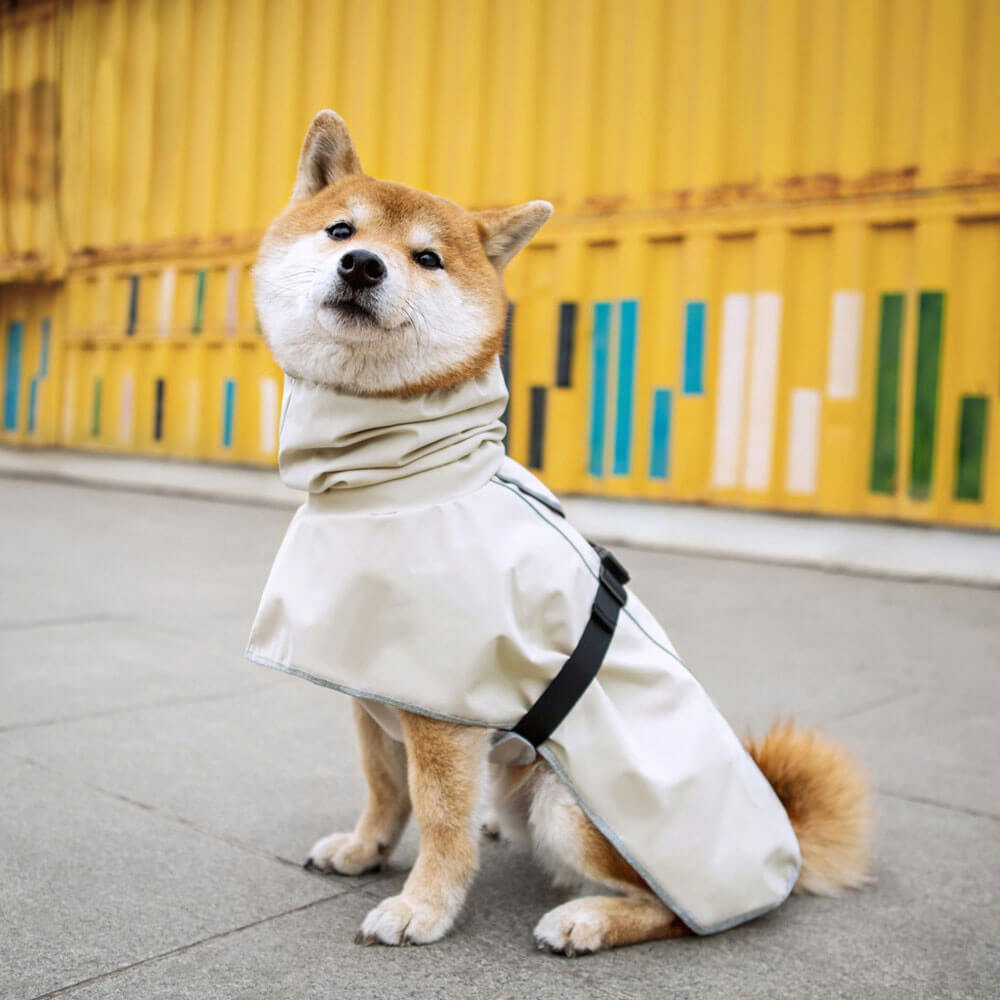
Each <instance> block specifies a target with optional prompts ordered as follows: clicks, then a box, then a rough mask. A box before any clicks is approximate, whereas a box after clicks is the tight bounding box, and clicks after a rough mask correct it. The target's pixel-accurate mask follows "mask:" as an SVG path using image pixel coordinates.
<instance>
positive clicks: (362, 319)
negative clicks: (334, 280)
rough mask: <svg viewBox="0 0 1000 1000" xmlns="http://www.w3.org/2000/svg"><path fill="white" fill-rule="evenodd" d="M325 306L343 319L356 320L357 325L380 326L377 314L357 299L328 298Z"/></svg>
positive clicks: (324, 303)
mask: <svg viewBox="0 0 1000 1000" xmlns="http://www.w3.org/2000/svg"><path fill="white" fill-rule="evenodd" d="M323 305H325V306H326V307H327V308H329V309H333V310H334V311H335V312H336V313H337V314H338V315H339V316H341V317H342V318H343V319H350V320H354V321H355V322H357V323H367V324H376V325H377V324H378V317H377V316H376V315H375V313H374V312H373V311H372V310H371V309H369V308H368V306H366V305H363V304H362V303H360V302H358V301H357V300H356V299H335V298H328V299H326V300H325V301H324V302H323Z"/></svg>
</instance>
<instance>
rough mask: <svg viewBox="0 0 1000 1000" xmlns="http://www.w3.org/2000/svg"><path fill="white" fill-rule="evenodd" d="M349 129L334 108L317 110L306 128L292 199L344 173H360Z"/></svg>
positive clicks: (301, 198)
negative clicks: (307, 129) (310, 123)
mask: <svg viewBox="0 0 1000 1000" xmlns="http://www.w3.org/2000/svg"><path fill="white" fill-rule="evenodd" d="M360 173H361V161H360V160H359V159H358V154H357V152H356V151H355V149H354V142H353V141H352V140H351V133H350V132H348V131H347V126H346V125H345V124H344V119H343V118H341V117H340V115H338V114H337V112H336V111H330V110H326V111H319V112H317V114H316V117H315V118H314V119H313V120H312V125H310V126H309V131H308V132H306V138H305V141H304V142H303V143H302V153H301V155H300V156H299V172H298V175H297V176H296V178H295V188H294V189H293V191H292V201H305V200H306V199H307V198H311V197H312V196H313V195H314V194H317V193H318V192H320V191H322V190H323V188H325V187H326V186H327V185H328V184H332V183H333V182H334V181H337V180H340V178H341V177H344V176H346V175H347V174H360Z"/></svg>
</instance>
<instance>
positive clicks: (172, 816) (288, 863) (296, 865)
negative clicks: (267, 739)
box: [8, 751, 302, 872]
mask: <svg viewBox="0 0 1000 1000" xmlns="http://www.w3.org/2000/svg"><path fill="white" fill-rule="evenodd" d="M8 753H9V756H11V757H13V758H14V759H15V760H19V761H22V762H23V763H25V764H31V765H32V766H33V767H37V768H39V769H40V770H42V771H48V772H49V773H50V774H57V775H59V776H60V777H63V778H69V779H70V780H72V781H77V782H79V783H80V784H81V785H83V786H84V787H85V788H89V789H90V790H91V791H94V792H99V793H100V794H101V795H104V796H106V797H107V798H111V799H116V800H117V801H119V802H122V803H124V804H125V805H128V806H132V808H134V809H141V810H142V811H143V812H147V813H150V814H151V815H153V816H155V817H157V819H162V820H166V821H167V822H169V823H176V824H177V825H178V826H183V827H184V828H186V829H188V830H191V831H192V832H194V833H197V834H199V835H201V836H203V837H208V838H210V839H211V840H216V841H218V842H219V843H222V844H226V845H227V846H228V847H233V848H235V849H236V850H239V851H243V852H244V853H245V854H252V855H254V856H255V857H258V858H262V859H263V860H265V861H272V862H274V863H276V864H279V865H282V866H283V867H289V868H293V869H295V870H296V871H299V872H301V871H302V865H301V863H300V862H298V861H292V860H291V858H283V857H282V856H281V855H280V854H272V853H271V852H270V851H264V850H261V849H260V848H257V847H254V846H253V845H252V844H247V843H245V842H244V841H242V840H237V839H236V838H235V837H227V836H225V835H224V834H221V833H216V832H214V831H212V830H206V829H205V828H204V827H201V826H199V825H198V824H197V823H193V822H192V821H191V820H189V819H187V818H186V817H184V816H178V815H177V814H176V813H172V812H167V811H166V810H164V809H161V808H160V807H159V806H156V805H153V804H152V803H150V802H143V801H142V800H141V799H134V798H132V797H131V796H130V795H125V794H124V793H123V792H116V791H113V790H112V789H110V788H105V787H104V786H103V785H98V784H95V783H94V782H92V781H88V780H87V779H86V778H83V777H81V776H80V775H78V774H72V773H70V772H68V771H62V770H60V769H59V768H57V767H52V766H51V765H49V764H43V763H42V762H41V761H40V760H36V759H35V758H34V757H29V756H26V755H25V754H20V753H17V752H12V751H8Z"/></svg>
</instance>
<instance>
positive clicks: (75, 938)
mask: <svg viewBox="0 0 1000 1000" xmlns="http://www.w3.org/2000/svg"><path fill="white" fill-rule="evenodd" d="M0 800H2V801H3V804H4V805H3V809H0V844H2V845H3V849H2V850H0V900H2V901H0V912H2V914H3V919H2V924H3V933H2V934H0V996H3V997H5V998H6V997H9V998H11V1000H20V998H29V997H35V996H38V995H40V994H45V993H47V992H49V991H51V990H54V989H58V988H60V987H62V986H66V985H69V984H72V983H76V982H79V981H80V980H82V979H86V978H88V977H90V976H93V975H98V974H100V973H102V972H105V971H107V970H109V969H113V968H116V967H118V966H122V965H127V964H131V963H133V962H136V961H140V960H142V959H145V958H148V957H150V956H152V955H156V954H159V953H161V952H164V951H167V950H169V949H172V948H176V947H179V946H182V945H185V944H189V943H191V942H194V941H198V940H200V939H202V938H205V937H208V936H211V935H213V934H218V933H220V932H222V931H225V930H229V929H232V928H233V927H239V926H242V925H244V924H248V923H251V922H253V921H256V920H260V919H262V918H264V917H267V916H269V915H272V914H275V913H281V912H285V911H287V910H289V909H292V908H294V907H297V906H301V905H302V904H304V903H307V902H310V901H313V900H316V899H319V898H324V897H328V896H332V895H334V894H336V893H337V892H338V891H343V890H342V889H339V888H338V887H337V886H335V885H332V884H330V883H322V882H318V881H317V880H315V879H311V878H309V877H308V876H307V875H306V874H305V873H303V872H299V871H297V870H296V869H295V868H294V867H290V866H288V865H283V864H280V863H278V862H277V861H273V860H268V859H266V858H261V857H260V856H258V855H256V854H253V853H251V852H248V851H244V850H240V849H238V848H235V847H234V846H232V845H231V844H228V843H225V842H223V841H221V840H219V839H218V838H215V837H212V836H207V835H205V834H203V833H201V832H199V831H196V830H193V829H191V828H189V827H184V826H181V825H179V824H178V823H176V822H174V821H173V820H171V819H169V818H165V817H163V816H160V815H158V814H157V813H156V812H155V811H153V810H150V809H147V808H141V807H139V806H137V805H136V804H134V803H131V802H127V801H124V800H123V799H121V798H118V797H115V796H113V795H108V794H100V793H95V791H94V789H93V788H92V787H90V786H88V785H85V784H84V783H82V782H80V781H78V780H76V779H74V778H71V777H67V776H66V775H63V774H58V773H55V772H52V771H50V770H49V769H47V768H45V767H41V766H39V765H37V764H34V763H32V762H30V761H27V760H24V759H21V758H19V757H16V756H13V755H10V754H5V753H3V754H0Z"/></svg>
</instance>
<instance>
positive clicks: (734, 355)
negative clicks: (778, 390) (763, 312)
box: [712, 292, 750, 487]
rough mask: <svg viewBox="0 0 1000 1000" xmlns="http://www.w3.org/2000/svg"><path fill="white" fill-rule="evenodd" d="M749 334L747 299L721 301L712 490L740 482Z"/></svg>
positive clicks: (735, 294) (738, 294) (740, 296)
mask: <svg viewBox="0 0 1000 1000" xmlns="http://www.w3.org/2000/svg"><path fill="white" fill-rule="evenodd" d="M749 330H750V296H749V295H747V294H745V293H744V292H732V293H730V294H729V295H727V296H726V297H725V298H724V299H723V301H722V357H721V360H720V362H719V379H718V384H717V386H716V398H715V445H714V456H713V460H712V483H713V484H714V485H715V486H722V487H729V486H735V485H736V483H737V481H738V478H739V468H740V432H741V430H742V427H743V396H744V383H745V381H746V379H745V375H746V363H747V340H748V337H749Z"/></svg>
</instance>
